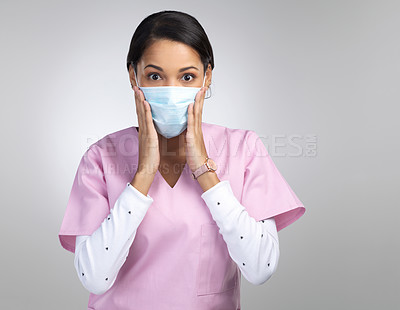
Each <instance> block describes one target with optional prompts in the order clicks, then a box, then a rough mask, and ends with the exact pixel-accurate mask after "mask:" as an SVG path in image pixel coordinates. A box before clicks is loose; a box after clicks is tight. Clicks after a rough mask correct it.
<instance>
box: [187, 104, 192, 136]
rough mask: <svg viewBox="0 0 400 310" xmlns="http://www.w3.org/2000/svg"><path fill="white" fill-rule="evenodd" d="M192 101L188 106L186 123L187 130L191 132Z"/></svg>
mask: <svg viewBox="0 0 400 310" xmlns="http://www.w3.org/2000/svg"><path fill="white" fill-rule="evenodd" d="M193 118H194V116H193V103H191V104H189V106H188V123H187V132H189V133H192V131H193V121H194V119H193Z"/></svg>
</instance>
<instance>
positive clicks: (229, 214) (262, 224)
mask: <svg viewBox="0 0 400 310" xmlns="http://www.w3.org/2000/svg"><path fill="white" fill-rule="evenodd" d="M201 197H202V198H203V200H204V201H205V203H206V204H207V206H208V208H209V210H210V212H211V215H212V217H213V219H214V221H215V222H216V224H217V225H218V227H219V232H220V233H221V235H222V237H223V239H224V241H225V242H226V244H227V248H228V251H229V254H230V256H231V258H232V260H233V261H234V262H235V263H236V264H237V265H238V267H239V268H240V270H241V272H242V274H243V276H244V277H245V278H246V279H247V280H248V281H249V282H250V283H252V284H255V285H261V284H263V283H264V282H266V281H267V280H268V279H269V278H270V277H271V276H272V274H273V273H274V272H275V271H276V269H277V265H278V260H279V239H278V233H277V229H276V225H275V220H274V218H273V217H271V218H268V219H264V220H262V221H259V222H257V221H256V220H255V219H254V218H253V217H251V216H250V215H249V214H248V212H247V211H246V209H245V207H244V206H242V205H241V204H240V203H239V201H238V200H237V199H236V197H235V195H234V194H233V192H232V189H231V186H230V183H229V181H228V180H224V181H220V182H219V183H218V184H216V185H214V186H213V187H211V188H210V189H208V190H207V191H205V192H204V193H203V194H202V195H201ZM152 203H153V198H152V197H150V196H149V195H144V194H143V193H141V192H140V191H139V190H137V189H136V188H135V187H133V186H132V185H131V184H130V183H127V186H126V188H125V189H124V190H123V192H122V193H121V195H120V196H119V197H118V199H117V201H116V202H115V205H114V207H113V208H112V209H111V210H110V214H109V215H108V216H107V218H105V219H104V221H103V222H102V223H101V225H100V226H99V228H98V229H97V230H96V231H94V232H93V234H92V235H90V236H88V235H81V236H77V237H76V247H75V257H74V266H75V269H76V271H77V273H78V277H79V279H80V281H81V282H82V284H83V286H84V287H85V288H86V289H87V290H88V291H90V292H91V293H93V294H97V295H99V294H103V293H105V292H106V291H107V290H108V289H110V288H111V287H112V285H113V284H114V282H115V280H116V278H117V275H118V272H119V270H120V268H121V267H122V265H123V264H124V263H125V260H126V258H127V256H128V253H129V249H130V247H131V245H132V243H133V240H134V238H135V235H136V230H137V228H138V227H139V225H140V223H141V222H142V220H143V218H144V216H145V214H146V212H147V210H148V208H149V207H150V205H151V204H152ZM132 206H134V208H135V212H131V211H130V210H131V209H132ZM110 245H112V247H111V246H110Z"/></svg>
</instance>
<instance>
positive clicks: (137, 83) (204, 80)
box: [133, 69, 206, 88]
mask: <svg viewBox="0 0 400 310" xmlns="http://www.w3.org/2000/svg"><path fill="white" fill-rule="evenodd" d="M133 73H134V75H135V80H136V85H137V86H138V87H139V88H140V85H139V81H138V79H137V75H136V71H135V69H133ZM205 83H206V74H204V79H203V86H202V87H204V85H205Z"/></svg>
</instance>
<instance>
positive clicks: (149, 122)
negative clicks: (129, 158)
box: [131, 86, 160, 194]
mask: <svg viewBox="0 0 400 310" xmlns="http://www.w3.org/2000/svg"><path fill="white" fill-rule="evenodd" d="M133 90H134V93H135V104H136V114H137V118H138V123H139V132H138V135H139V161H138V168H137V171H136V175H135V177H134V178H133V180H132V182H131V184H132V185H133V186H135V187H136V188H138V187H143V191H142V190H141V191H142V192H146V194H147V191H148V188H149V187H150V185H151V183H152V181H153V178H154V176H155V174H156V173H157V170H158V167H159V165H160V151H159V147H158V134H157V131H156V129H155V127H154V123H153V117H152V115H151V107H150V104H149V103H148V102H147V101H146V100H145V99H144V94H143V92H142V91H141V90H140V89H139V88H138V87H137V86H133ZM138 176H139V177H140V182H138V180H137V177H138ZM135 179H136V182H134V181H135ZM143 183H145V184H143ZM143 185H144V186H143ZM138 189H139V188H138ZM139 190H140V189H139Z"/></svg>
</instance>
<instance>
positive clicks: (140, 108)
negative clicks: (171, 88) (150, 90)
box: [135, 86, 146, 133]
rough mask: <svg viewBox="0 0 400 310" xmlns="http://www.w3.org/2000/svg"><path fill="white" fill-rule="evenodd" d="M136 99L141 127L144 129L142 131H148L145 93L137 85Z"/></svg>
mask: <svg viewBox="0 0 400 310" xmlns="http://www.w3.org/2000/svg"><path fill="white" fill-rule="evenodd" d="M135 87H136V86H135ZM136 100H137V101H136V106H137V109H138V122H139V128H140V129H141V130H142V133H146V111H145V108H144V95H143V92H142V91H141V90H140V89H139V88H138V87H136Z"/></svg>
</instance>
